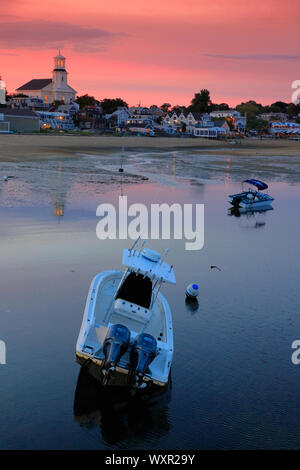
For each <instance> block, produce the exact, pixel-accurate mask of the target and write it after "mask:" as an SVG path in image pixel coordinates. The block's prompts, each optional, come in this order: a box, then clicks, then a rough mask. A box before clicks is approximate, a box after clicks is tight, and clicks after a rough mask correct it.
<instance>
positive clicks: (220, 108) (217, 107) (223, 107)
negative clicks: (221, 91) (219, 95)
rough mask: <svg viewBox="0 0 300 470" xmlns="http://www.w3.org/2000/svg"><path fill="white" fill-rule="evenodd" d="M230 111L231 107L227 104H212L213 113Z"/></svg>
mask: <svg viewBox="0 0 300 470" xmlns="http://www.w3.org/2000/svg"><path fill="white" fill-rule="evenodd" d="M228 109H229V106H228V104H227V103H220V104H216V103H212V111H227V110H228Z"/></svg>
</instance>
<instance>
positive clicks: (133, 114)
mask: <svg viewBox="0 0 300 470" xmlns="http://www.w3.org/2000/svg"><path fill="white" fill-rule="evenodd" d="M129 113H130V115H129V116H128V118H127V120H126V125H127V126H128V125H133V124H144V123H148V124H151V125H153V114H152V112H151V111H150V109H148V108H144V107H141V106H132V107H131V108H129Z"/></svg>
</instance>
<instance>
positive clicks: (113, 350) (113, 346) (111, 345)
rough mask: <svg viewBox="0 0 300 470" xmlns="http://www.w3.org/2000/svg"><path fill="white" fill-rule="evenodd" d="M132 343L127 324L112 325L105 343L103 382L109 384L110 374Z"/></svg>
mask: <svg viewBox="0 0 300 470" xmlns="http://www.w3.org/2000/svg"><path fill="white" fill-rule="evenodd" d="M129 343H130V331H129V329H128V328H127V326H124V325H120V324H116V325H112V326H111V327H110V328H109V330H108V332H107V335H106V338H105V340H104V343H103V352H104V357H105V359H104V363H103V366H102V373H103V375H104V377H103V384H104V385H105V384H107V382H108V380H109V375H110V373H111V372H112V371H114V370H115V368H116V365H117V364H118V362H119V361H120V359H121V357H122V356H123V354H124V353H125V352H126V351H127V349H128V346H129Z"/></svg>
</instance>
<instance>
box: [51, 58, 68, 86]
mask: <svg viewBox="0 0 300 470" xmlns="http://www.w3.org/2000/svg"><path fill="white" fill-rule="evenodd" d="M67 75H68V73H67V71H66V58H65V57H64V56H63V55H61V53H60V51H59V52H58V54H57V56H55V57H54V69H53V78H52V81H53V83H54V84H55V86H56V87H57V88H61V87H62V88H64V86H65V85H67V84H68V77H67Z"/></svg>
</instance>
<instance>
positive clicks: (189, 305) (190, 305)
mask: <svg viewBox="0 0 300 470" xmlns="http://www.w3.org/2000/svg"><path fill="white" fill-rule="evenodd" d="M185 307H186V310H187V312H189V313H190V314H191V315H195V313H197V312H198V310H199V302H198V300H197V299H189V298H186V299H185Z"/></svg>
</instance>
